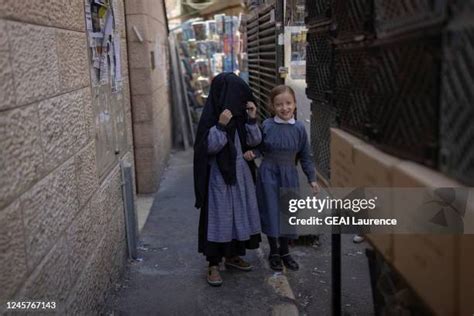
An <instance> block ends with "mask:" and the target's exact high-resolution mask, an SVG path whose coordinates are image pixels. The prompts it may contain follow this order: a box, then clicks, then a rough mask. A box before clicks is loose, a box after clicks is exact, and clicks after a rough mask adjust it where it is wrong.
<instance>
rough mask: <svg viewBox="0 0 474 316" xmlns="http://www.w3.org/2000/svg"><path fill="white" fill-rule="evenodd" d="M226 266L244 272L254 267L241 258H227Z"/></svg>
mask: <svg viewBox="0 0 474 316" xmlns="http://www.w3.org/2000/svg"><path fill="white" fill-rule="evenodd" d="M224 265H225V266H226V267H227V268H234V269H238V270H242V271H250V270H252V265H251V264H250V263H248V262H247V261H245V260H244V259H242V258H240V257H233V258H226V259H225V263H224Z"/></svg>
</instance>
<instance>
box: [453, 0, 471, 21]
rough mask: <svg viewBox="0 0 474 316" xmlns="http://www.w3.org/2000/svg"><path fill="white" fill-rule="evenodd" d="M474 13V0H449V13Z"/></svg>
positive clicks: (458, 14) (457, 14) (455, 14)
mask: <svg viewBox="0 0 474 316" xmlns="http://www.w3.org/2000/svg"><path fill="white" fill-rule="evenodd" d="M473 13H474V1H472V0H449V4H448V14H449V15H450V16H454V17H459V16H461V15H466V16H467V15H471V17H472V14H473Z"/></svg>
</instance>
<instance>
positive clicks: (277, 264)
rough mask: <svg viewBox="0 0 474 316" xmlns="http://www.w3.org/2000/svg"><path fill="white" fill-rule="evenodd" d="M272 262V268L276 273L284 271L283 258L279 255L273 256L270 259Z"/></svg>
mask: <svg viewBox="0 0 474 316" xmlns="http://www.w3.org/2000/svg"><path fill="white" fill-rule="evenodd" d="M268 261H269V262H270V268H272V270H275V271H283V265H282V264H281V257H280V255H279V254H273V255H270V256H269V257H268Z"/></svg>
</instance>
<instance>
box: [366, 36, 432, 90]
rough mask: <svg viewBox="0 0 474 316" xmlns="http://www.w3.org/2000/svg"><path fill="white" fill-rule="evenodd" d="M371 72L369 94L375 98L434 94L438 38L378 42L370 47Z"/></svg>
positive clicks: (424, 37)
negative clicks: (393, 95) (380, 96)
mask: <svg viewBox="0 0 474 316" xmlns="http://www.w3.org/2000/svg"><path fill="white" fill-rule="evenodd" d="M370 50H371V52H370V53H371V56H372V59H373V61H372V63H373V65H374V67H373V69H374V72H373V74H371V81H370V82H371V90H372V92H373V94H376V95H386V94H400V95H403V96H408V95H411V96H428V97H432V96H431V95H430V94H433V93H437V90H435V89H434V88H435V87H436V85H437V82H438V78H439V74H440V72H439V67H438V64H439V62H440V56H441V37H440V34H439V32H438V31H437V30H434V34H431V35H430V34H428V33H426V34H424V36H423V37H422V38H419V37H410V38H408V37H406V38H404V39H403V40H395V41H385V43H384V42H382V41H380V42H379V43H378V44H375V45H373V46H372V47H371V49H370Z"/></svg>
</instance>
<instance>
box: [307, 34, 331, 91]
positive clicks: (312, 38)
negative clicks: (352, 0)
mask: <svg viewBox="0 0 474 316" xmlns="http://www.w3.org/2000/svg"><path fill="white" fill-rule="evenodd" d="M306 54H307V62H306V84H307V88H306V94H307V96H308V98H310V99H313V100H329V99H330V94H331V90H332V78H333V74H334V72H333V47H332V44H331V38H330V35H329V27H322V28H311V29H309V32H308V34H307V53H306Z"/></svg>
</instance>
